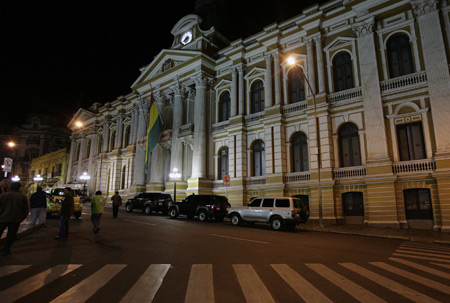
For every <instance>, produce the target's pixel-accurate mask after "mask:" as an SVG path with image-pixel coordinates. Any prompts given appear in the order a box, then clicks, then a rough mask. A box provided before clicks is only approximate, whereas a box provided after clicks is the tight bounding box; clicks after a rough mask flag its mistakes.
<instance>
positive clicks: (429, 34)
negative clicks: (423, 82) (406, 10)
mask: <svg viewBox="0 0 450 303" xmlns="http://www.w3.org/2000/svg"><path fill="white" fill-rule="evenodd" d="M438 2H439V1H437V0H426V1H425V0H412V1H411V4H412V6H413V9H414V13H415V15H416V16H417V21H418V23H419V30H420V37H421V43H422V51H423V59H424V63H425V69H426V72H427V79H428V94H429V96H430V105H431V112H432V113H433V124H434V136H435V138H436V148H437V151H436V156H437V157H439V154H445V155H446V157H448V155H450V136H449V135H448V129H450V120H449V116H450V107H449V103H448V101H449V99H448V96H450V74H449V70H448V60H447V55H446V50H445V42H444V38H443V32H442V28H441V23H440V18H439V10H438V9H437V5H438Z"/></svg>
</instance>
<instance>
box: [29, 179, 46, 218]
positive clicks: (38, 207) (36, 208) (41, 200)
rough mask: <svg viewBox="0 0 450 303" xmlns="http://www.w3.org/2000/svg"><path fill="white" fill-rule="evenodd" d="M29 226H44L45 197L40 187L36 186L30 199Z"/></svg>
mask: <svg viewBox="0 0 450 303" xmlns="http://www.w3.org/2000/svg"><path fill="white" fill-rule="evenodd" d="M30 211H31V226H34V225H35V224H36V221H38V219H39V224H41V225H43V226H45V217H46V215H47V196H46V194H45V192H44V191H42V187H41V186H38V187H37V189H36V192H35V193H34V194H32V195H31V197H30Z"/></svg>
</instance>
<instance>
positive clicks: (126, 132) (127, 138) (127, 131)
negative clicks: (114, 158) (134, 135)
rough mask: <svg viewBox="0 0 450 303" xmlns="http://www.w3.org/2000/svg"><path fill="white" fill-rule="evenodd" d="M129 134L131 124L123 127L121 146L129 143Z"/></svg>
mask: <svg viewBox="0 0 450 303" xmlns="http://www.w3.org/2000/svg"><path fill="white" fill-rule="evenodd" d="M130 134H131V126H130V125H128V126H127V127H126V129H125V136H124V142H123V146H128V145H130Z"/></svg>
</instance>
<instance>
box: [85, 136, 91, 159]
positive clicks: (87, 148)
mask: <svg viewBox="0 0 450 303" xmlns="http://www.w3.org/2000/svg"><path fill="white" fill-rule="evenodd" d="M91 141H92V140H91V139H89V140H88V141H87V145H86V158H89V156H90V154H91Z"/></svg>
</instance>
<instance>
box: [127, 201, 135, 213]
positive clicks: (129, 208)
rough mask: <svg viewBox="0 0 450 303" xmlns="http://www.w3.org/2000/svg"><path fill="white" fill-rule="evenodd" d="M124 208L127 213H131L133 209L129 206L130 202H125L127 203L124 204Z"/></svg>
mask: <svg viewBox="0 0 450 303" xmlns="http://www.w3.org/2000/svg"><path fill="white" fill-rule="evenodd" d="M125 210H126V211H127V213H131V212H132V211H133V206H131V203H127V205H125Z"/></svg>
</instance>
